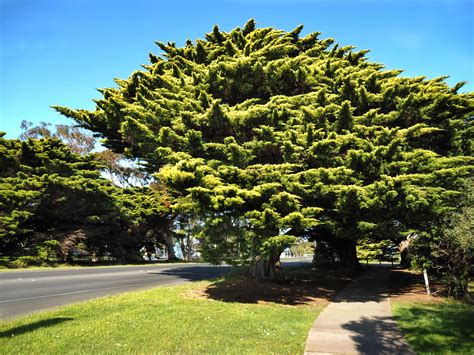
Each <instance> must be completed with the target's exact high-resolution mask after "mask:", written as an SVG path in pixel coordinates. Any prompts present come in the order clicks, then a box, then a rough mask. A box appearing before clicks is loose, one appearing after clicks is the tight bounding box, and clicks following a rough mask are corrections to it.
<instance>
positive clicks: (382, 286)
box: [305, 269, 414, 354]
mask: <svg viewBox="0 0 474 355" xmlns="http://www.w3.org/2000/svg"><path fill="white" fill-rule="evenodd" d="M389 276H390V274H389V271H388V270H383V269H382V270H381V269H378V270H375V271H367V272H366V273H364V274H363V275H362V276H361V277H359V278H357V279H356V280H355V281H353V282H351V283H350V284H349V285H348V286H347V287H346V288H345V289H344V290H342V291H341V292H340V293H339V294H338V295H337V296H336V299H335V300H334V302H332V303H331V304H330V305H329V306H327V307H326V308H325V309H324V310H323V312H322V313H321V314H320V316H319V317H318V318H317V319H316V321H315V322H314V324H313V327H312V328H311V330H310V331H309V334H308V339H307V342H306V349H305V354H321V353H326V354H328V353H329V354H335V353H336V354H338V353H340V354H414V352H413V350H411V349H410V347H409V346H408V344H407V342H406V341H405V339H404V338H403V336H402V335H401V333H400V331H399V330H398V328H397V326H396V323H395V320H394V319H393V318H392V312H391V307H390V298H389V295H388V291H387V287H388V284H389Z"/></svg>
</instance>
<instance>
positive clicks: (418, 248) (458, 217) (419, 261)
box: [410, 178, 474, 299]
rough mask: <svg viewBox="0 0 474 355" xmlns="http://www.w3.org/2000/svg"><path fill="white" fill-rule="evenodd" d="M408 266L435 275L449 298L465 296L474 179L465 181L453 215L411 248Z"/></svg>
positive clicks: (472, 254) (473, 254)
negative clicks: (432, 272)
mask: <svg viewBox="0 0 474 355" xmlns="http://www.w3.org/2000/svg"><path fill="white" fill-rule="evenodd" d="M410 254H411V256H412V263H413V265H414V266H415V267H417V268H420V269H430V270H432V271H434V272H435V273H436V274H438V275H439V276H440V278H441V281H442V284H443V285H444V286H445V287H446V290H447V293H448V295H449V296H453V297H454V298H458V299H459V298H462V297H464V296H465V295H466V294H467V292H468V284H469V279H470V277H469V276H470V274H471V273H472V271H473V270H472V265H473V262H474V179H472V178H471V179H469V180H467V181H466V185H465V188H464V195H463V196H462V197H461V198H460V200H459V205H458V208H457V210H456V211H455V212H449V213H447V214H446V215H445V216H444V217H443V218H442V219H440V220H439V221H433V224H432V225H431V228H430V229H429V230H428V231H425V232H424V233H421V234H420V235H419V236H418V237H417V238H416V239H415V240H414V241H413V242H412V243H411V244H410Z"/></svg>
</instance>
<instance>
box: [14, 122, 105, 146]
mask: <svg viewBox="0 0 474 355" xmlns="http://www.w3.org/2000/svg"><path fill="white" fill-rule="evenodd" d="M20 127H21V129H22V130H23V132H22V133H21V135H20V139H21V140H27V139H29V138H31V139H41V138H53V137H54V138H58V139H60V140H61V141H62V142H63V143H64V144H66V145H67V146H69V148H70V149H71V150H72V151H73V152H74V153H77V154H81V155H84V154H89V153H90V152H92V150H93V149H94V146H95V143H96V139H95V138H94V136H93V135H92V134H91V133H90V132H88V131H86V130H84V129H82V128H80V127H77V126H69V125H55V131H52V130H51V123H47V122H40V123H39V125H38V126H34V125H33V123H32V122H28V121H25V120H23V121H21V126H20Z"/></svg>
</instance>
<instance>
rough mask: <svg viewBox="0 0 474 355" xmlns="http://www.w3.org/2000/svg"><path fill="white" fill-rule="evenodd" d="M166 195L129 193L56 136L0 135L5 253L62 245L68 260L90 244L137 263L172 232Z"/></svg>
mask: <svg viewBox="0 0 474 355" xmlns="http://www.w3.org/2000/svg"><path fill="white" fill-rule="evenodd" d="M169 223H170V221H169V218H168V208H167V206H166V201H165V199H164V195H163V194H162V193H160V192H158V191H154V190H152V189H150V188H129V189H124V188H120V187H117V186H115V185H114V184H112V183H111V182H110V181H109V180H106V179H104V178H102V177H101V174H100V165H99V163H98V162H97V161H96V160H95V156H94V155H92V154H89V155H84V156H81V155H79V154H76V153H74V152H72V150H71V149H70V148H69V147H68V146H66V145H65V144H64V143H62V142H61V141H60V140H58V139H56V138H47V139H28V140H26V141H20V140H15V139H13V140H9V139H5V138H3V137H1V136H0V254H3V255H7V256H21V255H30V256H32V255H33V254H35V250H37V249H38V245H41V244H42V243H45V242H49V241H56V242H57V243H56V244H54V243H53V244H51V243H50V245H57V246H58V248H59V250H58V256H59V257H60V258H62V259H64V260H68V259H70V257H71V252H72V250H74V249H75V248H77V247H78V244H81V245H83V248H84V249H86V250H87V251H88V252H89V253H91V254H93V255H95V256H96V257H100V256H103V255H109V256H111V257H114V258H116V259H119V260H125V259H133V258H136V257H137V255H138V250H139V249H140V248H141V247H142V246H143V245H144V243H146V242H159V241H160V238H161V239H163V237H164V236H163V235H164V231H167V230H169V227H170V226H169Z"/></svg>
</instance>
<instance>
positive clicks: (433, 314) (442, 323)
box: [392, 301, 474, 354]
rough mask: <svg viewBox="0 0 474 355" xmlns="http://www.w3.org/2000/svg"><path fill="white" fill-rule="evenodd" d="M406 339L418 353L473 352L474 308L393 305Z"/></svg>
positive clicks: (456, 304) (447, 304) (440, 304)
mask: <svg viewBox="0 0 474 355" xmlns="http://www.w3.org/2000/svg"><path fill="white" fill-rule="evenodd" d="M392 312H393V315H394V317H395V319H396V320H397V323H398V326H399V327H400V329H401V331H402V333H403V334H404V336H405V338H406V339H407V340H408V342H409V343H410V345H411V346H412V348H413V349H414V350H415V351H416V352H419V353H450V352H454V353H464V354H472V353H474V305H472V304H468V303H460V302H454V301H451V302H450V301H445V302H436V303H420V302H392Z"/></svg>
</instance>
